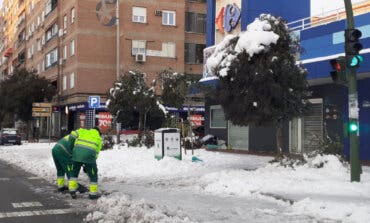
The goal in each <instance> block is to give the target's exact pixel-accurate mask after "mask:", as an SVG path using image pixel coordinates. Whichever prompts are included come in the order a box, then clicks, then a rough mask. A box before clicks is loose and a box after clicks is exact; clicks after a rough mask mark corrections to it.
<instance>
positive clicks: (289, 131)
mask: <svg viewBox="0 0 370 223" xmlns="http://www.w3.org/2000/svg"><path fill="white" fill-rule="evenodd" d="M227 7H235V8H236V9H234V10H236V11H238V10H240V17H239V20H238V24H237V25H236V26H235V27H233V29H231V30H230V29H229V30H230V31H229V32H225V31H224V33H223V34H221V31H222V30H220V26H219V24H217V20H218V19H219V18H221V19H225V18H226V19H227V20H230V19H232V18H230V16H229V17H227V16H228V15H227V14H225V11H223V10H226V9H227ZM353 9H354V14H355V24H356V27H357V28H358V29H360V30H361V31H362V37H361V43H362V44H363V46H364V49H363V50H362V51H361V52H360V53H361V55H362V56H363V57H364V62H363V63H362V64H361V66H360V68H359V69H358V97H359V121H360V131H359V134H360V138H359V140H360V158H361V159H362V160H370V152H369V151H370V150H369V146H370V144H369V142H370V141H369V140H368V139H369V136H370V131H369V129H370V128H369V127H370V121H369V118H368V117H369V108H370V103H369V102H370V99H369V98H370V91H369V90H368V87H369V83H370V82H369V80H370V79H369V71H370V63H369V59H370V58H369V45H370V42H369V41H370V38H369V37H370V36H369V30H370V29H369V24H370V23H369V22H368V21H369V16H370V1H368V0H367V1H363V2H361V3H359V4H356V5H354V6H353ZM207 10H208V11H207V12H208V14H207V48H206V49H205V52H204V53H205V55H208V54H210V53H212V50H213V48H214V45H215V44H217V43H218V42H219V41H220V39H222V37H223V36H224V35H227V34H229V33H233V32H240V31H243V30H245V29H246V26H247V24H248V23H250V22H252V21H253V20H254V18H255V17H258V15H259V14H261V13H270V14H272V15H277V16H281V17H283V18H285V19H286V20H287V21H288V26H289V28H290V29H291V30H292V34H294V35H295V36H297V37H298V38H299V39H300V42H301V46H302V47H303V49H304V53H302V54H301V55H300V59H299V60H300V62H302V63H303V64H304V67H305V68H306V69H307V71H308V76H307V79H308V82H309V85H310V90H311V92H312V95H311V98H310V101H311V103H312V109H311V111H310V112H309V113H308V114H306V115H305V116H304V117H302V118H296V119H293V120H291V121H290V122H287V123H285V126H284V131H283V141H284V142H283V143H284V145H285V148H284V149H285V151H290V152H293V153H301V152H308V151H310V150H312V149H314V148H317V147H318V146H322V143H323V142H324V141H325V140H326V139H328V138H330V140H333V141H338V142H340V143H342V144H343V145H344V151H343V152H344V154H345V155H347V156H349V140H348V137H347V135H346V133H345V131H344V130H345V129H346V128H345V126H346V123H347V122H348V89H347V87H345V86H341V85H335V84H333V82H332V80H331V77H330V71H331V69H332V67H331V65H330V59H334V58H337V57H338V56H340V55H344V30H345V29H346V20H345V12H344V9H340V10H336V11H332V12H327V13H325V14H324V15H319V16H316V15H310V1H309V0H301V1H286V0H279V1H247V0H236V1H235V0H234V1H233V0H230V1H218V0H213V1H208V2H207ZM214 21H216V23H215V22H214ZM224 21H226V20H224ZM239 25H240V26H239ZM239 28H240V29H239ZM206 57H207V56H206ZM205 60H206V59H205ZM207 75H208V76H207ZM202 81H203V82H204V83H207V82H217V79H216V80H215V78H213V77H212V74H207V73H205V74H204V77H203V79H202ZM246 115H248V114H246ZM205 117H206V122H205V129H206V134H207V133H208V134H212V135H216V136H218V138H221V139H223V140H225V141H226V142H227V143H228V144H230V145H232V147H233V148H235V149H241V150H248V151H274V150H275V148H276V144H275V130H274V129H273V128H272V127H271V126H266V127H252V126H250V127H248V126H245V127H241V126H234V125H232V123H230V122H228V121H226V120H225V118H224V115H223V111H222V107H221V106H220V105H219V104H218V103H217V101H212V100H207V101H206V115H205Z"/></svg>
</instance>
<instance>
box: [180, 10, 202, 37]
mask: <svg viewBox="0 0 370 223" xmlns="http://www.w3.org/2000/svg"><path fill="white" fill-rule="evenodd" d="M206 17H207V15H206V14H200V13H194V12H186V14H185V31H186V32H194V33H206Z"/></svg>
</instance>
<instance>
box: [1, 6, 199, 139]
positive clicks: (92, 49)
mask: <svg viewBox="0 0 370 223" xmlns="http://www.w3.org/2000/svg"><path fill="white" fill-rule="evenodd" d="M118 5H119V10H118V15H119V36H118V40H119V42H118V43H119V47H118V46H117V29H116V28H117V26H116V12H117V10H116V6H117V0H110V1H103V0H84V1H78V0H4V2H3V6H2V10H1V11H2V15H3V18H4V19H3V22H2V25H3V26H4V32H3V33H4V35H2V36H1V38H2V39H3V40H4V41H2V45H1V46H0V49H1V54H2V56H3V57H2V60H1V66H0V72H1V74H2V75H3V76H9V75H11V74H12V73H13V71H14V69H15V68H16V67H20V66H24V67H26V68H27V69H35V70H37V72H38V74H39V75H40V76H43V77H46V78H48V79H49V80H50V81H52V83H53V85H54V86H55V87H56V89H57V95H56V96H55V98H54V100H53V105H54V106H53V115H52V125H51V129H52V132H53V135H55V136H58V135H59V134H60V129H62V128H63V129H68V130H72V129H75V128H78V127H91V126H92V125H94V123H96V122H97V120H95V117H97V118H98V119H99V123H101V122H100V118H101V117H100V116H102V117H105V118H106V116H107V113H106V106H105V101H106V95H107V92H108V90H109V89H110V88H111V87H112V86H113V83H114V82H115V81H116V80H117V78H118V77H117V76H118V75H117V71H118V72H119V75H122V74H124V73H125V72H128V71H130V70H133V71H140V72H142V73H145V74H146V78H147V82H148V83H150V82H151V81H152V80H153V79H156V78H158V74H159V73H160V72H162V71H164V70H169V69H170V70H173V71H174V72H178V73H185V74H188V75H194V76H196V77H200V76H201V74H202V66H203V65H202V64H203V56H202V52H203V49H204V48H205V41H206V37H205V27H206V25H205V19H206V3H205V1H204V0H198V1H195V0H176V1H170V0H155V1H133V0H119V1H118ZM117 51H118V54H119V66H117V57H116V55H117ZM89 96H100V104H101V106H99V108H96V109H91V108H89V105H88V100H89ZM94 113H95V114H94ZM99 113H101V115H100V116H99ZM96 115H97V116H96ZM104 123H106V122H104Z"/></svg>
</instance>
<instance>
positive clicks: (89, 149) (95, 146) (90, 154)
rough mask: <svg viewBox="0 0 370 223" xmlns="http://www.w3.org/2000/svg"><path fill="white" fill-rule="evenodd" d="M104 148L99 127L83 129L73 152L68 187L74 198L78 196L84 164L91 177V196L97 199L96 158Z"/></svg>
mask: <svg viewBox="0 0 370 223" xmlns="http://www.w3.org/2000/svg"><path fill="white" fill-rule="evenodd" d="M101 148H102V138H101V132H100V129H99V127H94V128H93V129H89V130H87V129H81V130H80V131H79V132H78V138H77V139H76V141H75V145H74V148H73V152H72V160H73V164H72V172H71V178H70V180H69V184H68V188H69V192H70V194H71V196H72V198H76V196H77V195H76V191H77V189H78V180H77V178H78V174H79V172H80V169H81V167H82V166H84V168H85V170H86V172H87V175H88V176H89V178H90V185H89V198H90V199H97V198H99V195H98V168H97V165H96V159H97V158H98V154H99V152H100V150H101Z"/></svg>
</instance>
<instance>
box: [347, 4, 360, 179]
mask: <svg viewBox="0 0 370 223" xmlns="http://www.w3.org/2000/svg"><path fill="white" fill-rule="evenodd" d="M344 5H345V8H346V14H347V29H354V19H353V11H352V3H351V0H344ZM346 58H348V55H347V53H346ZM347 77H348V113H349V123H356V124H357V126H358V118H359V108H358V94H357V76H356V68H354V67H348V66H347ZM358 138H359V129H357V131H355V132H352V131H351V132H349V142H350V164H351V181H357V182H359V181H360V172H361V166H360V159H359V158H360V157H359V143H358V141H359V140H358Z"/></svg>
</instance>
